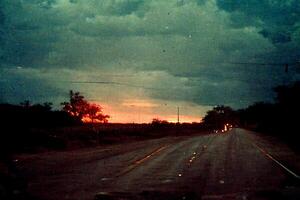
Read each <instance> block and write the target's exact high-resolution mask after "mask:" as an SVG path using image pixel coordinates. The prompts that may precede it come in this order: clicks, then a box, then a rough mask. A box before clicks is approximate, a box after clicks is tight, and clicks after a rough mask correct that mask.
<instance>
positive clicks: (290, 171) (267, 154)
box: [252, 143, 300, 179]
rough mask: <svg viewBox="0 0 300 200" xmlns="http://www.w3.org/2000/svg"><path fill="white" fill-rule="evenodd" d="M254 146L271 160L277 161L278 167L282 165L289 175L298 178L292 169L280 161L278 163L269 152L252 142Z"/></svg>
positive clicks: (299, 177)
mask: <svg viewBox="0 0 300 200" xmlns="http://www.w3.org/2000/svg"><path fill="white" fill-rule="evenodd" d="M252 144H253V145H254V146H255V147H256V148H258V149H259V150H260V151H261V152H262V153H263V154H265V155H266V156H267V157H268V158H270V159H271V160H273V161H274V162H275V163H277V164H278V165H279V166H280V167H282V168H283V169H284V170H286V171H287V172H288V173H290V174H291V175H293V176H294V177H295V178H297V179H300V176H298V175H297V174H296V173H294V172H293V171H292V170H290V169H288V168H287V167H286V166H284V165H283V164H282V163H280V162H279V161H278V160H276V159H275V158H273V156H271V155H270V154H269V153H267V152H266V151H265V150H263V149H262V148H261V147H259V146H258V145H256V144H254V143H252Z"/></svg>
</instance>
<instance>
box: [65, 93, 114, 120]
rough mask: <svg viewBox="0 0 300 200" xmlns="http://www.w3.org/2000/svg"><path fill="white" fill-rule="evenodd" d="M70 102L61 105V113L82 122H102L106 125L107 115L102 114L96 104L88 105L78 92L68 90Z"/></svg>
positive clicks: (100, 108)
mask: <svg viewBox="0 0 300 200" xmlns="http://www.w3.org/2000/svg"><path fill="white" fill-rule="evenodd" d="M69 95H70V101H69V102H63V103H61V104H62V105H63V111H65V112H67V113H69V114H70V115H71V116H73V117H75V118H78V119H80V120H82V121H84V122H92V123H94V122H95V121H97V122H103V123H107V122H108V118H109V115H104V114H103V113H102V107H101V106H99V105H97V104H90V103H89V102H88V101H86V100H85V99H84V96H82V95H80V93H79V92H73V91H72V90H70V94H69Z"/></svg>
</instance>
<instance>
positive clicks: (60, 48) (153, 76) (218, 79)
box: [0, 0, 300, 106]
mask: <svg viewBox="0 0 300 200" xmlns="http://www.w3.org/2000/svg"><path fill="white" fill-rule="evenodd" d="M234 2H235V3H234ZM297 2H298V1H297V0H294V1H293V0H288V1H279V0H278V1H275V0H273V1H270V0H261V1H258V0H249V1H246V0H245V1H229V0H228V1H226V0H223V1H222V0H164V1H162V0H101V1H98V0H26V1H25V0H2V1H0V33H1V34H0V42H1V46H0V64H1V67H2V68H5V69H10V68H12V71H15V72H18V73H12V72H11V73H10V74H7V73H4V74H3V76H2V77H4V78H5V76H7V77H6V80H7V81H9V80H10V81H9V83H10V84H12V85H13V84H14V81H15V80H19V79H21V77H24V80H25V79H26V84H25V85H26V86H27V87H33V88H34V85H35V83H37V81H36V80H39V81H41V79H39V77H43V79H45V80H46V82H47V84H41V87H40V90H41V91H42V90H43V88H44V89H45V91H47V90H49V91H51V92H49V93H55V92H54V90H55V88H57V91H66V93H67V91H68V90H69V89H73V88H72V87H75V86H74V85H64V84H62V83H63V82H66V81H74V77H75V80H76V81H81V80H82V81H95V82H97V81H98V82H101V81H114V82H122V83H128V84H132V85H141V86H143V87H141V90H143V88H162V90H146V91H144V92H143V94H144V95H145V94H146V95H149V96H148V97H149V98H155V99H163V100H168V101H189V102H194V103H197V104H199V105H214V104H222V103H226V104H230V105H233V106H245V105H247V104H249V103H251V102H253V101H256V100H269V99H271V98H272V97H271V96H272V94H271V93H270V92H269V91H270V90H271V88H272V87H273V86H275V85H277V84H281V83H282V80H283V78H284V76H285V75H284V73H283V66H282V69H281V68H280V67H274V66H265V67H262V66H259V65H237V64H234V63H239V62H246V63H247V62H248V63H260V62H263V63H272V62H275V63H286V62H289V63H290V62H291V63H294V62H296V61H297V60H299V57H300V24H299V13H300V11H299V3H297ZM17 67H22V70H21V71H20V70H19V71H18V70H17ZM49 69H51V70H50V71H51V72H50V73H49V75H47V76H44V75H43V73H42V71H43V70H49ZM63 70H67V71H68V70H69V71H68V73H64V72H63ZM291 70H292V71H291V72H293V68H292V69H291ZM33 71H34V72H35V73H28V72H33ZM103 72H104V73H107V74H125V75H130V74H129V73H136V74H138V76H134V77H131V76H124V77H122V78H120V77H119V79H116V77H114V76H112V77H110V76H104V77H100V78H95V74H99V75H101V74H102V73H103ZM1 73H3V72H1ZM58 74H64V75H65V76H58ZM51 76H52V77H51ZM290 76H291V77H290V80H295V79H297V74H296V75H290ZM25 77H26V78H25ZM103 79H105V80H103ZM110 79H111V80H110ZM112 79H113V80H112ZM30 80H32V84H30ZM7 83H8V82H5V83H4V82H3V81H2V82H1V83H0V84H1V91H0V92H1V94H2V95H3V96H9V97H10V98H8V97H7V98H6V99H7V100H9V99H13V96H19V99H23V98H25V97H24V96H26V95H22V94H23V92H22V90H23V89H22V88H20V87H18V88H17V89H16V90H14V91H12V90H10V89H5V88H7V87H9V84H7ZM76 87H78V90H82V91H85V90H87V91H88V95H90V96H93V97H94V95H95V91H97V92H98V90H100V89H99V86H97V85H90V86H86V85H85V86H84V85H81V86H79V85H76ZM106 87H109V86H106ZM112 89H114V90H115V89H116V87H115V86H111V87H109V89H108V90H105V91H103V92H98V93H97V94H99V95H100V96H101V95H107V96H110V95H111V91H112ZM123 89H124V88H122V89H121V90H119V88H117V91H116V92H115V93H114V95H115V99H117V97H118V98H128V94H129V93H130V92H129V90H130V88H126V89H124V90H123ZM132 89H133V88H131V90H132ZM18 90H20V93H19V94H20V95H18ZM32 90H33V89H32ZM28 91H30V90H29V89H28ZM33 93H36V94H38V93H39V92H38V91H37V90H35V91H33ZM136 93H141V92H140V91H134V92H132V93H130V94H132V95H133V96H134V95H136ZM28 95H29V93H28ZM126 95H127V96H126ZM49 96H51V95H49ZM95 98H96V97H95ZM99 98H100V97H99ZM101 98H102V97H101Z"/></svg>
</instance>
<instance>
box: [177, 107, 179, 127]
mask: <svg viewBox="0 0 300 200" xmlns="http://www.w3.org/2000/svg"><path fill="white" fill-rule="evenodd" d="M177 123H178V124H179V106H177Z"/></svg>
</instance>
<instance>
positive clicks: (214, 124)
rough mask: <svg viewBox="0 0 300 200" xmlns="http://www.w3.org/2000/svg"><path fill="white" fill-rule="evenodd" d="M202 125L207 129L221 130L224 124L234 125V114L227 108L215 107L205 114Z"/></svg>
mask: <svg viewBox="0 0 300 200" xmlns="http://www.w3.org/2000/svg"><path fill="white" fill-rule="evenodd" d="M203 122H204V124H205V125H206V126H207V127H209V128H214V129H222V128H223V127H224V125H225V124H227V123H228V124H232V125H233V124H236V112H235V111H234V110H233V109H232V108H231V107H229V106H223V105H221V106H216V107H214V108H213V110H210V111H208V112H207V113H206V115H205V117H204V118H203Z"/></svg>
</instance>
